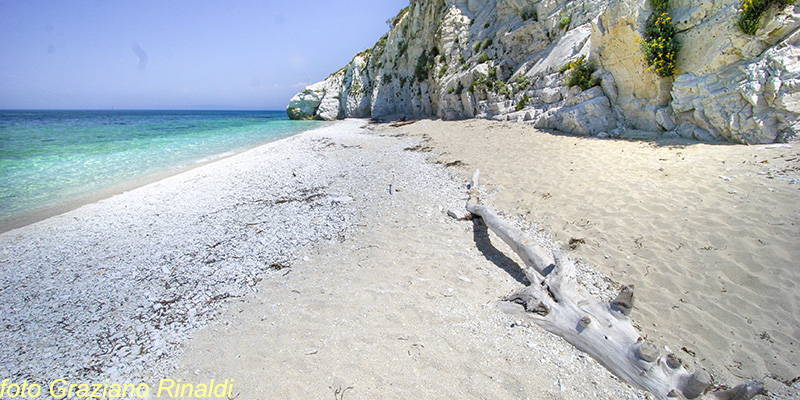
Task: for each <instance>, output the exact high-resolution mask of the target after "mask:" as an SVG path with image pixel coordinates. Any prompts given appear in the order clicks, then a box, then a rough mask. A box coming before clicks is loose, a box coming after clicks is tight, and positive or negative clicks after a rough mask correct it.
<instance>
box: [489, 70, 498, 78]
mask: <svg viewBox="0 0 800 400" xmlns="http://www.w3.org/2000/svg"><path fill="white" fill-rule="evenodd" d="M489 79H492V80H497V67H492V68H489Z"/></svg>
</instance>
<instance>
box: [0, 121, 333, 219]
mask: <svg viewBox="0 0 800 400" xmlns="http://www.w3.org/2000/svg"><path fill="white" fill-rule="evenodd" d="M320 124H323V123H322V122H318V121H289V120H288V119H287V117H286V114H285V113H284V112H283V111H138V110H137V111H111V110H102V111H74V110H69V111H0V219H3V218H8V217H13V216H15V215H20V214H23V213H28V212H33V211H35V210H37V209H42V208H46V207H53V206H56V205H58V204H59V203H63V202H65V201H69V200H71V199H75V198H77V197H80V196H85V195H88V194H91V193H93V192H97V191H99V190H103V189H108V188H110V187H113V186H115V185H119V184H122V183H125V182H130V181H134V180H137V179H141V178H144V177H147V176H150V175H154V174H159V173H164V172H168V171H171V170H175V169H179V168H182V167H186V166H191V165H193V164H197V163H201V162H204V161H209V160H213V159H215V158H219V157H223V156H226V155H230V154H234V153H236V152H239V151H242V150H246V149H248V148H252V147H255V146H258V145H260V144H264V143H267V142H271V141H274V140H278V139H281V138H285V137H288V136H291V135H294V134H297V133H300V132H302V131H305V130H308V129H312V128H314V127H318V126H320Z"/></svg>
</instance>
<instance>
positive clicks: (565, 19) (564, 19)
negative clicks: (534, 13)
mask: <svg viewBox="0 0 800 400" xmlns="http://www.w3.org/2000/svg"><path fill="white" fill-rule="evenodd" d="M570 21H572V20H571V19H570V17H569V15H562V16H561V19H560V20H558V29H564V28H566V27H568V26H569V23H570Z"/></svg>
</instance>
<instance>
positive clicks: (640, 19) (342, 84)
mask: <svg viewBox="0 0 800 400" xmlns="http://www.w3.org/2000/svg"><path fill="white" fill-rule="evenodd" d="M739 5H740V1H739V0H701V1H696V0H691V1H690V0H672V1H671V3H670V7H671V8H670V16H671V17H672V20H673V21H674V22H675V27H676V30H677V31H678V34H677V36H676V37H677V39H678V41H679V42H680V43H681V46H682V49H681V51H680V53H679V54H678V57H677V62H676V64H677V68H678V69H679V72H678V75H677V76H676V77H673V78H661V77H659V76H657V75H656V74H655V73H651V72H648V71H647V69H646V67H645V66H644V63H643V62H642V61H641V58H642V52H641V48H640V42H639V41H640V38H641V36H642V32H643V30H644V25H645V21H646V20H647V18H648V16H649V15H650V14H651V11H650V9H649V5H648V3H647V1H646V0H630V1H612V0H599V1H593V0H541V1H530V0H469V1H465V0H461V1H456V0H412V1H411V4H410V5H409V7H408V8H406V9H404V10H402V11H401V12H400V13H399V14H398V16H397V17H396V18H395V19H394V20H393V27H392V28H391V29H390V31H389V32H388V33H387V34H386V35H385V36H384V37H382V38H381V39H380V40H379V41H378V42H377V43H376V44H375V46H374V47H373V48H371V49H368V50H366V51H364V52H362V53H359V54H358V55H356V56H355V57H354V58H353V60H352V61H351V62H350V63H349V64H348V65H347V66H346V67H345V68H343V69H341V70H340V71H338V72H336V73H334V74H332V75H331V76H330V77H328V78H327V79H325V80H324V81H322V82H319V83H315V84H313V85H311V86H309V87H307V88H306V89H305V90H303V91H302V92H300V93H298V94H297V95H296V96H295V97H294V98H292V99H291V101H290V103H289V107H288V108H287V113H288V114H289V116H290V118H293V119H303V118H319V119H336V118H344V117H375V118H388V117H394V116H406V117H408V118H412V117H441V118H444V119H459V118H473V117H477V118H492V119H503V120H514V121H524V122H526V123H530V124H533V125H534V126H536V127H540V128H548V129H557V130H561V131H565V132H569V133H574V134H581V135H597V134H600V133H605V132H624V131H626V129H620V128H630V129H629V130H630V131H641V130H644V131H651V132H668V135H670V136H675V135H681V136H684V137H692V138H697V139H700V140H727V141H733V142H742V143H768V142H774V141H784V140H786V139H788V138H790V137H793V136H795V135H796V133H797V131H798V129H800V124H798V115H800V93H798V92H800V76H798V74H800V48H798V47H800V44H798V40H800V39H799V38H800V36H798V33H797V32H796V30H797V28H798V27H800V8H797V7H794V6H789V7H786V8H784V9H772V10H770V11H769V12H768V13H767V15H765V16H764V17H762V19H761V26H760V28H759V30H758V32H757V34H756V36H749V35H745V34H743V33H741V32H740V31H739V30H738V28H737V27H736V25H735V23H736V20H737V18H738V16H739ZM534 14H535V15H534ZM581 56H585V57H586V58H587V59H589V60H592V61H593V63H594V65H596V66H598V67H599V68H598V70H597V71H596V72H595V74H594V76H595V77H597V78H599V87H595V88H591V89H588V90H585V91H581V90H579V89H578V88H577V87H573V88H567V87H565V83H564V79H565V73H563V72H560V70H561V67H562V66H564V65H565V64H567V63H568V62H570V61H574V60H576V59H577V58H578V57H581Z"/></svg>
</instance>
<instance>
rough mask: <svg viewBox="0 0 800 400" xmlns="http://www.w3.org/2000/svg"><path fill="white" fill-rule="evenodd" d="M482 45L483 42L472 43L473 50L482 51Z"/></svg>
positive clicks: (475, 51) (474, 51)
mask: <svg viewBox="0 0 800 400" xmlns="http://www.w3.org/2000/svg"><path fill="white" fill-rule="evenodd" d="M482 45H483V42H475V44H473V45H472V52H473V53H477V52H478V51H480V50H481V46H482Z"/></svg>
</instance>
